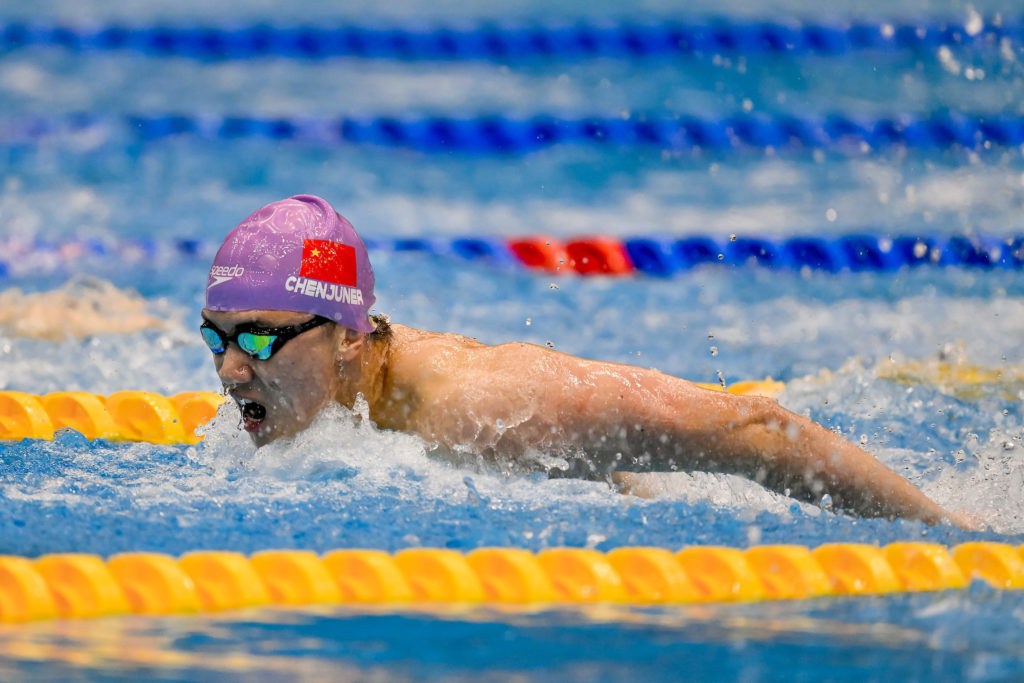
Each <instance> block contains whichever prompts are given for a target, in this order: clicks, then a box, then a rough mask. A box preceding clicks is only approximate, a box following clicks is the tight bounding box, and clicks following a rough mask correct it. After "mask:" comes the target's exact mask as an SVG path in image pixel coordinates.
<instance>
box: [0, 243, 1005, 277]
mask: <svg viewBox="0 0 1024 683" xmlns="http://www.w3.org/2000/svg"><path fill="white" fill-rule="evenodd" d="M218 246H219V244H218V243H215V242H210V241H206V240H201V239H180V240H173V241H156V240H121V241H115V240H106V241H104V240H98V239H88V240H70V241H66V242H54V241H44V240H34V241H25V240H21V241H19V240H17V239H14V238H9V239H7V240H0V254H2V255H3V256H2V258H0V280H3V279H11V278H17V277H18V276H19V274H28V273H32V274H38V273H40V272H54V271H60V270H69V271H70V270H75V269H76V268H88V264H89V263H90V261H91V260H92V261H94V260H109V259H110V258H111V257H117V259H118V261H119V262H121V263H126V264H131V263H147V264H154V265H159V264H161V263H164V264H168V263H179V262H181V261H199V262H201V263H204V264H205V263H209V262H210V261H211V260H212V258H213V255H214V254H215V253H216V251H217V248H218ZM366 246H367V248H368V249H370V250H372V251H384V252H413V253H420V254H425V255H432V256H437V257H445V258H451V259H455V260H460V261H466V262H474V263H479V264H484V265H489V266H494V267H502V268H507V267H521V268H526V269H532V270H540V271H546V272H551V273H575V274H579V275H594V274H606V275H629V274H644V275H649V276H654V277H671V276H673V275H676V274H678V273H682V272H686V271H689V270H693V269H694V268H699V267H711V268H720V267H731V268H741V267H761V268H767V269H772V270H790V271H794V270H795V271H800V270H805V269H806V270H810V271H821V272H829V273H839V272H863V271H873V272H892V271H896V270H899V269H900V268H910V267H921V266H933V267H945V266H948V267H963V268H979V269H1001V270H1021V269H1024V235H1010V236H1005V237H997V236H993V235H952V236H943V235H896V236H887V235H872V234H851V235H840V236H831V237H819V236H808V235H805V236H794V237H788V238H784V239H778V238H774V237H766V236H757V235H746V236H729V237H719V236H714V235H688V236H684V237H671V236H657V235H655V236H637V237H625V238H617V237H606V236H602V237H593V236H591V237H575V238H573V237H570V238H556V237H551V236H530V237H513V238H501V237H493V236H479V237H473V236H466V237H448V238H444V237H437V238H429V239H427V238H419V237H400V238H369V239H367V240H366Z"/></svg>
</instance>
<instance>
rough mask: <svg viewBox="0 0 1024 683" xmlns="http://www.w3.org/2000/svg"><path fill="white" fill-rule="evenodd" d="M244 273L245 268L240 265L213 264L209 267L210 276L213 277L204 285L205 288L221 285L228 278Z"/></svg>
mask: <svg viewBox="0 0 1024 683" xmlns="http://www.w3.org/2000/svg"><path fill="white" fill-rule="evenodd" d="M243 274H245V268H243V267H242V266H214V267H213V268H210V277H211V278H213V282H211V283H210V284H208V285H206V288H207V289H211V288H213V287H216V286H217V285H222V284H224V283H225V282H227V281H228V280H230V279H232V278H236V277H242V275H243Z"/></svg>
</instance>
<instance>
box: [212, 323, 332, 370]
mask: <svg viewBox="0 0 1024 683" xmlns="http://www.w3.org/2000/svg"><path fill="white" fill-rule="evenodd" d="M329 322H331V321H330V319H328V318H324V317H323V316H319V315H318V316H316V317H315V318H313V319H312V320H307V321H306V322H304V323H300V324H299V325H292V326H291V327H260V326H259V325H253V324H248V325H239V326H238V327H236V328H235V333H234V334H231V335H229V334H228V333H227V332H225V331H224V330H222V329H220V328H219V327H217V326H216V325H214V324H213V323H211V322H210V321H209V320H206V319H204V320H203V324H202V325H200V326H199V331H200V332H201V333H202V335H203V341H205V342H206V345H207V346H209V347H210V350H211V351H213V352H214V353H216V354H221V353H224V352H225V351H226V350H227V344H228V342H234V343H235V344H237V345H238V348H240V349H242V351H244V352H245V353H247V354H249V355H250V356H252V357H253V358H257V359H259V360H269V359H270V357H271V356H273V355H274V354H275V353H277V352H278V351H280V350H281V347H282V346H284V345H285V344H287V343H288V342H289V341H291V340H292V339H295V337H298V336H299V335H300V334H302V333H303V332H308V331H309V330H312V329H313V328H314V327H320V326H321V325H323V324H325V323H329Z"/></svg>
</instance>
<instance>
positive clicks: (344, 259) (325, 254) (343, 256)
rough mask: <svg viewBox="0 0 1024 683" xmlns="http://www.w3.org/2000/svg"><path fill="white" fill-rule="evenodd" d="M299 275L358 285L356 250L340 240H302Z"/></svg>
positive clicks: (323, 280)
mask: <svg viewBox="0 0 1024 683" xmlns="http://www.w3.org/2000/svg"><path fill="white" fill-rule="evenodd" d="M299 277H304V278H308V279H310V280H320V281H322V282H332V283H334V284H336V285H343V286H345V287H357V286H358V285H357V284H356V250H355V248H354V247H350V246H348V245H347V244H342V243H340V242H331V241H329V240H302V267H301V268H300V269H299Z"/></svg>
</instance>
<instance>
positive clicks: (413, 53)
mask: <svg viewBox="0 0 1024 683" xmlns="http://www.w3.org/2000/svg"><path fill="white" fill-rule="evenodd" d="M1022 37H1024V25H1022V24H1021V22H1020V21H1018V20H1017V19H1009V18H1007V17H1002V16H992V17H984V18H983V17H980V16H977V17H974V18H973V19H970V18H969V19H968V21H966V22H965V21H963V20H959V19H951V20H942V19H935V18H929V19H922V20H919V21H908V20H892V21H874V22H871V21H842V20H837V21H831V22H828V21H825V22H823V21H801V20H799V19H795V18H794V19H789V20H772V21H756V20H752V21H744V20H736V19H731V18H728V17H718V18H712V19H709V20H706V21H695V22H686V21H660V22H649V23H640V22H625V23H588V22H576V23H572V24H550V23H535V24H520V25H511V24H481V25H476V26H465V25H463V26H443V25H434V26H425V25H424V26H412V25H408V26H358V25H348V26H334V27H323V26H269V25H262V24H261V25H253V26H241V27H224V26H125V25H118V24H110V25H99V26H74V25H66V24H55V23H6V24H0V50H2V51H11V50H16V49H20V48H25V47H31V46H48V47H59V48H64V49H67V50H73V51H76V52H109V51H131V52H136V53H142V54H145V55H150V56H155V57H164V56H179V57H189V58H194V59H202V60H225V59H251V58H259V57H281V58H287V59H305V60H316V59H328V58H334V57H359V58H370V59H392V60H403V61H414V60H435V61H463V60H489V61H499V62H500V61H509V60H523V59H545V60H550V59H559V60H582V59H588V58H594V57H612V58H620V59H636V58H652V57H673V56H688V55H702V54H709V55H711V54H721V53H740V54H754V55H757V54H786V55H794V56H800V55H808V54H811V55H826V56H839V55H846V54H850V53H857V52H861V51H864V50H875V51H901V50H905V51H913V52H924V51H928V50H934V49H935V48H938V47H942V46H948V47H957V46H979V45H980V46H987V47H989V48H992V47H999V45H1000V43H1001V42H1002V41H1004V40H1009V41H1012V42H1013V43H1014V44H1017V43H1019V42H1020V40H1021V38H1022Z"/></svg>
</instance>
